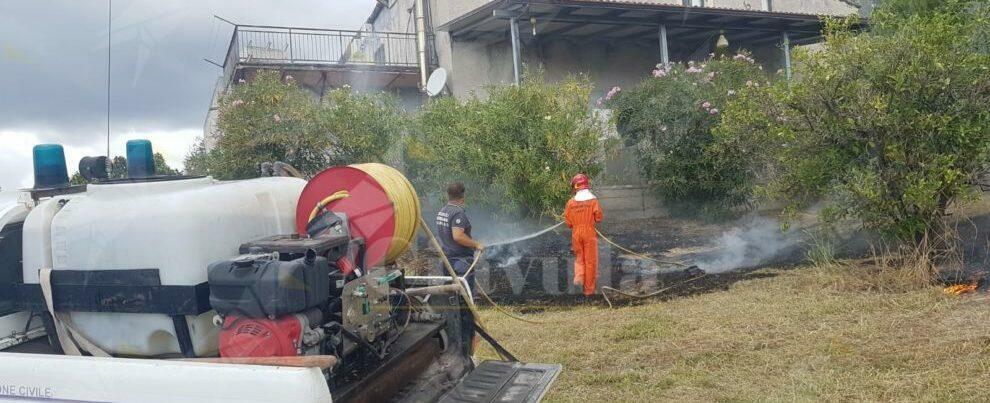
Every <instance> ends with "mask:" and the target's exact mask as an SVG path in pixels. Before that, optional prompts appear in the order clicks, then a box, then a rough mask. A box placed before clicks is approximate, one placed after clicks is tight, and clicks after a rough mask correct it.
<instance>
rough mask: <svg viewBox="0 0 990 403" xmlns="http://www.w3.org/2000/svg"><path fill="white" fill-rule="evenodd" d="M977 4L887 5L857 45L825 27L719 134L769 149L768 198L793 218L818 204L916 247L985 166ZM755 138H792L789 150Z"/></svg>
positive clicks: (734, 110) (836, 27) (989, 141)
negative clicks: (785, 77)
mask: <svg viewBox="0 0 990 403" xmlns="http://www.w3.org/2000/svg"><path fill="white" fill-rule="evenodd" d="M973 4H975V3H974V2H967V1H963V0H947V1H944V2H933V1H911V0H904V1H900V0H894V1H891V2H890V3H888V5H887V6H886V7H885V8H884V9H883V10H881V11H880V12H879V13H878V14H877V15H876V17H875V18H874V20H873V21H872V24H873V25H874V28H875V29H874V31H873V32H870V33H863V34H858V35H854V34H852V33H851V32H849V31H847V30H845V29H843V28H842V26H844V25H845V26H848V24H847V23H845V22H841V23H840V22H836V21H832V22H830V23H829V26H830V30H829V33H828V35H827V40H826V45H825V47H824V49H823V50H822V51H820V52H816V53H814V54H800V55H798V56H797V57H796V60H795V75H794V76H795V79H794V80H793V81H792V82H790V85H789V86H780V85H778V86H776V87H775V88H771V89H767V90H766V91H765V93H764V94H752V95H753V96H750V97H746V98H741V99H740V101H739V102H735V103H732V104H731V105H730V107H729V110H728V111H727V112H726V118H725V119H723V120H722V122H721V126H720V128H719V130H718V131H719V133H721V134H723V135H725V136H727V137H732V136H740V137H746V136H748V138H749V139H751V140H749V141H750V142H756V143H762V144H765V145H767V146H768V147H767V148H765V149H764V151H763V154H764V155H765V156H767V158H766V159H765V162H766V164H767V165H766V166H767V168H766V169H767V172H773V173H774V174H773V175H772V176H770V177H769V178H768V179H769V181H768V189H770V190H771V192H770V193H771V194H773V195H775V196H776V197H779V198H781V199H783V200H784V201H786V202H788V203H790V206H789V210H794V209H797V208H799V207H801V206H807V205H810V204H812V203H819V202H820V201H824V202H825V208H826V209H827V210H828V211H829V214H828V215H829V218H830V219H832V220H837V219H852V220H855V221H857V222H859V223H860V224H861V225H862V226H863V227H865V228H867V229H871V230H875V231H877V232H879V233H880V234H883V235H885V236H887V237H888V238H890V239H893V240H899V241H905V242H913V241H916V240H918V239H921V235H922V234H925V233H926V232H928V231H930V230H932V229H938V228H941V226H942V224H943V220H944V216H945V214H946V211H947V209H948V208H949V207H950V206H951V205H953V204H954V203H956V202H958V201H960V200H962V198H964V197H965V196H966V195H968V194H971V192H972V188H973V185H972V180H973V178H975V177H976V175H978V174H979V173H981V172H983V171H984V170H986V169H987V168H988V160H990V154H988V150H990V116H988V114H987V109H988V105H990V90H988V89H987V88H988V87H987V86H982V87H981V86H979V85H977V86H974V85H973V83H987V82H990V74H988V72H987V70H985V69H982V66H985V65H986V64H987V63H988V61H990V58H988V56H987V54H985V53H978V52H976V51H975V49H977V48H976V47H974V46H972V45H973V42H974V40H973V38H974V37H975V36H974V35H977V33H979V32H982V30H983V29H985V27H980V26H979V23H978V21H981V18H977V16H975V15H972V10H976V9H973V8H969V7H970V6H972V5H973ZM919 10H926V11H919ZM984 13H985V9H984ZM767 111H777V112H775V113H776V114H778V116H777V118H776V119H774V118H773V116H772V114H771V113H767ZM761 127H762V128H765V130H758V129H760V128H761ZM748 133H755V135H753V134H748ZM762 133H791V134H792V135H791V136H790V139H789V140H788V141H787V146H786V147H784V146H783V145H781V144H775V143H774V142H773V141H769V140H761V139H760V137H761V134H762ZM766 137H776V136H774V135H769V134H767V135H766Z"/></svg>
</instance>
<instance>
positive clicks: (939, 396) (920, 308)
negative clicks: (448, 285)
mask: <svg viewBox="0 0 990 403" xmlns="http://www.w3.org/2000/svg"><path fill="white" fill-rule="evenodd" d="M855 270H862V269H857V268H849V267H843V268H800V269H796V270H786V271H784V270H773V269H767V270H761V271H759V272H757V273H762V274H774V275H776V276H774V277H767V278H759V279H753V280H747V281H742V282H739V283H736V284H734V285H733V286H732V287H731V288H730V289H729V290H727V291H719V292H713V293H709V294H703V295H697V296H693V297H688V298H681V299H675V300H671V301H666V302H660V301H654V302H650V303H647V304H644V305H639V306H632V307H624V308H617V309H608V308H605V307H598V306H587V307H579V308H566V309H565V308H561V309H559V310H553V311H548V312H543V313H540V314H533V315H528V316H527V317H529V318H532V319H536V320H540V321H544V322H546V323H545V324H540V325H534V324H529V323H523V322H519V321H515V320H513V319H510V318H507V317H505V316H503V315H500V314H499V313H498V312H496V311H494V310H484V311H483V313H482V316H483V317H484V320H485V322H486V324H487V325H488V328H489V329H490V330H491V331H492V332H493V333H494V335H495V337H496V338H497V339H499V340H500V341H502V343H503V344H504V345H505V346H506V348H508V349H509V350H510V351H512V352H513V353H514V354H516V355H517V356H518V357H519V358H520V359H521V360H524V361H529V362H548V363H561V364H563V365H564V372H563V373H562V374H561V376H560V377H559V378H558V380H557V382H556V383H555V384H554V386H553V388H552V390H551V391H550V393H549V394H548V396H547V400H548V401H575V402H577V401H581V402H586V401H621V402H627V401H656V400H677V401H685V400H686V401H820V400H840V401H849V400H855V401H918V400H922V401H986V399H987V396H988V392H987V391H988V388H990V298H988V297H987V296H985V295H972V294H970V295H965V296H961V297H950V296H946V295H944V294H943V293H942V292H941V291H940V290H939V289H937V288H924V289H916V290H913V291H905V292H878V291H872V290H869V289H867V288H868V286H857V284H859V282H858V279H859V278H860V277H861V276H862V274H860V273H854V271H855ZM480 355H481V356H483V357H488V358H491V357H494V353H493V352H492V351H491V350H490V349H489V348H487V347H486V348H483V349H482V351H481V352H480Z"/></svg>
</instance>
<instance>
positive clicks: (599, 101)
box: [595, 98, 604, 108]
mask: <svg viewBox="0 0 990 403" xmlns="http://www.w3.org/2000/svg"><path fill="white" fill-rule="evenodd" d="M603 104H604V102H603V101H602V99H601V98H598V100H597V101H595V105H596V106H598V107H599V108H601V107H602V105H603Z"/></svg>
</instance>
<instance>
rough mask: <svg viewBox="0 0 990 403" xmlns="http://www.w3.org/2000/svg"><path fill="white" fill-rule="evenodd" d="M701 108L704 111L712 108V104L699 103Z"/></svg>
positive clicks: (706, 102)
mask: <svg viewBox="0 0 990 403" xmlns="http://www.w3.org/2000/svg"><path fill="white" fill-rule="evenodd" d="M701 107H702V108H705V109H708V108H711V107H712V103H711V102H708V101H705V102H702V103H701Z"/></svg>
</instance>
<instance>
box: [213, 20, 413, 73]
mask: <svg viewBox="0 0 990 403" xmlns="http://www.w3.org/2000/svg"><path fill="white" fill-rule="evenodd" d="M259 69H272V70H281V71H284V72H300V73H302V74H303V75H306V76H314V75H313V74H305V72H323V73H324V74H320V73H317V75H318V76H319V78H317V79H316V80H317V81H318V82H313V83H306V82H303V84H304V85H305V84H314V85H319V86H326V85H330V86H334V85H342V84H351V83H349V82H347V80H348V77H351V76H353V74H355V73H371V74H365V75H366V76H378V77H377V79H374V81H376V82H378V81H382V83H378V84H377V85H378V86H379V87H385V86H386V85H382V84H396V81H398V80H400V79H401V78H402V77H400V76H406V75H409V76H411V77H412V78H413V79H415V75H416V74H418V70H419V65H418V61H417V54H416V34H414V33H399V32H369V31H349V30H339V29H309V28H292V27H273V26H261V25H238V26H236V27H234V33H233V35H232V37H231V39H230V46H229V47H228V48H227V57H226V59H225V60H224V64H223V71H224V74H223V81H224V83H223V86H224V87H227V86H229V85H230V84H231V83H233V82H234V81H235V80H237V79H240V78H245V76H246V75H251V74H253V71H257V70H259ZM300 73H297V74H300ZM328 74H329V75H330V76H332V77H329V78H328V77H327V76H328ZM300 78H303V77H300ZM368 78H369V77H362V80H367V79H368ZM327 80H331V81H332V82H327ZM402 81H403V82H405V81H408V80H402ZM406 84H409V83H406ZM411 84H412V85H415V82H412V83H411Z"/></svg>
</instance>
